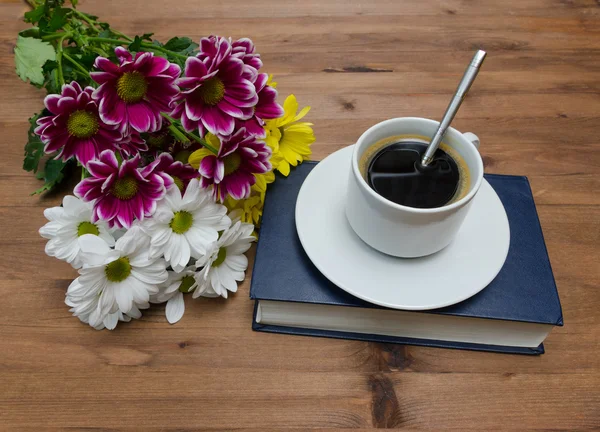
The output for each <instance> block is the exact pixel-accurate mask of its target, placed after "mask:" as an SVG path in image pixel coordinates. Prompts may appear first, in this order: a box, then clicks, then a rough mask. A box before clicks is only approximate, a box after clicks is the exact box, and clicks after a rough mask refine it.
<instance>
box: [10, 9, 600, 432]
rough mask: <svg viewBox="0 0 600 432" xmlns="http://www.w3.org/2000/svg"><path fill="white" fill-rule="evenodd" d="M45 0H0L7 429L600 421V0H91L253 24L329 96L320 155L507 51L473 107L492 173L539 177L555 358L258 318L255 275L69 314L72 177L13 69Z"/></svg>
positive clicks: (129, 21)
mask: <svg viewBox="0 0 600 432" xmlns="http://www.w3.org/2000/svg"><path fill="white" fill-rule="evenodd" d="M26 9H27V7H26V6H25V4H24V3H22V2H21V1H18V0H0V94H1V95H2V99H1V102H0V128H1V129H2V139H1V140H0V150H1V157H0V232H1V233H2V235H1V236H0V244H1V246H2V250H3V254H2V259H1V260H0V282H1V283H0V298H1V301H0V429H2V430H31V431H38V430H46V429H53V430H63V429H73V430H88V429H89V430H121V429H122V430H173V431H174V430H200V429H203V430H211V431H229V430H238V431H256V432H259V431H260V432H273V431H281V430H289V431H295V432H299V431H309V430H325V429H326V430H336V431H342V430H367V429H371V428H402V429H405V430H422V429H432V430H440V429H455V430H461V431H466V430H471V431H481V430H491V429H494V430H497V429H502V430H522V429H532V430H553V431H554V430H564V431H575V430H593V429H596V430H598V429H599V428H600V360H599V356H600V263H599V258H600V247H599V242H600V193H599V192H598V191H599V190H600V138H599V136H600V2H598V1H597V0H506V1H502V2H500V1H492V0H490V1H477V2H476V1H471V0H440V1H430V2H424V1H421V0H404V1H394V0H369V1H340V0H305V1H297V0H278V1H268V0H244V1H234V0H225V1H218V2H217V1H210V2H209V1H197V0H179V1H174V0H145V1H129V2H123V1H118V0H102V1H100V0H98V1H91V0H80V9H82V10H84V11H86V12H90V13H92V14H95V15H99V16H101V18H103V20H106V21H109V22H110V23H111V24H112V26H113V27H115V28H117V29H119V30H121V31H123V32H125V33H128V34H142V33H145V32H155V37H156V38H158V39H162V40H166V39H167V38H169V37H172V36H175V35H179V36H183V35H187V36H190V37H193V38H194V39H199V38H200V37H201V36H202V35H208V34H211V33H217V34H221V35H231V36H233V37H234V38H237V37H242V36H247V37H250V38H252V39H253V40H254V42H255V43H256V45H257V47H258V50H259V51H260V53H261V54H262V58H263V60H264V64H265V66H264V69H265V70H266V71H268V72H271V73H274V74H275V75H276V78H277V81H278V82H279V86H278V89H279V90H280V94H281V96H282V97H281V101H283V96H284V95H286V94H289V93H294V94H295V95H296V96H297V97H298V100H299V101H300V103H301V104H302V105H311V106H312V107H313V109H312V111H311V112H310V114H309V119H310V121H313V122H314V123H315V132H316V135H317V142H316V143H315V144H314V147H313V149H314V158H315V159H322V158H323V157H325V156H327V155H328V154H330V153H331V152H333V151H335V150H337V149H339V148H341V147H344V146H346V145H348V144H351V143H353V142H354V141H355V140H356V139H357V138H358V136H359V135H360V134H361V132H362V131H364V130H365V129H366V128H367V127H369V126H371V125H372V124H374V123H376V122H378V121H381V120H384V119H386V118H389V117H395V116H408V115H414V116H424V117H433V118H439V117H440V116H441V115H442V113H443V111H444V109H445V107H446V104H447V102H448V100H449V98H450V95H451V93H452V92H453V91H454V89H455V87H456V83H457V82H458V80H459V79H460V77H461V75H462V72H463V70H464V66H465V64H466V62H467V61H468V60H469V59H470V57H471V55H472V53H473V51H474V50H475V49H476V48H480V47H481V48H484V49H486V50H487V51H488V52H489V55H488V58H487V60H486V62H485V65H484V67H483V69H482V72H481V74H480V75H479V78H478V80H477V82H476V83H475V85H474V86H473V89H472V90H471V93H470V95H469V97H468V99H467V100H466V101H465V103H464V104H463V107H462V108H461V111H460V113H459V115H458V116H457V118H456V120H455V122H454V125H455V126H456V127H457V128H458V129H460V130H463V131H473V132H476V133H477V134H478V135H479V137H480V138H481V141H482V152H483V155H484V158H485V165H486V171H487V172H489V173H502V174H520V175H527V176H528V177H529V179H530V181H531V185H532V188H533V191H534V195H535V200H536V203H537V206H538V211H539V216H540V219H541V223H542V227H543V231H544V235H545V238H546V242H547V246H548V251H549V254H550V259H551V262H552V267H553V269H554V273H555V277H556V280H557V284H558V290H559V294H560V297H561V301H562V305H563V311H564V320H565V326H564V327H562V328H557V329H555V330H554V331H553V332H552V333H551V335H550V336H549V338H548V339H547V342H546V354H544V355H542V356H539V357H527V356H516V355H502V354H491V353H478V352H468V351H457V350H445V349H433V348H419V347H409V346H397V345H386V344H376V343H364V342H357V341H344V340H329V339H320V338H307V337H295V336H282V335H272V334H265V333H255V332H252V330H251V328H250V323H251V318H252V307H253V303H252V302H251V301H250V300H249V298H248V290H249V277H248V278H247V280H246V282H245V283H244V284H243V285H242V286H241V287H240V290H239V292H238V293H237V294H236V295H233V296H231V298H230V299H229V300H223V299H221V300H213V299H201V300H198V301H192V299H191V298H187V299H186V313H185V316H184V318H183V319H182V320H181V321H180V322H179V323H178V324H176V325H173V326H171V325H169V324H168V323H167V322H166V320H165V318H164V306H155V307H153V308H152V309H150V310H149V311H148V312H147V313H145V315H144V318H143V319H141V320H139V321H136V322H132V323H129V324H124V325H123V324H122V325H120V326H119V327H118V328H117V330H115V331H113V332H109V331H102V332H97V331H95V330H93V329H91V328H90V327H88V326H86V325H83V324H81V323H80V322H79V320H77V319H76V318H73V317H71V316H70V314H69V312H68V308H67V307H66V306H65V304H64V294H65V290H66V288H67V286H68V284H69V282H70V281H71V280H72V279H73V278H74V277H75V275H76V273H75V272H74V271H73V270H72V269H71V268H70V267H69V266H68V265H66V264H64V263H62V262H59V261H57V260H55V259H53V258H49V257H47V256H46V255H45V254H44V240H43V239H42V238H40V236H39V235H38V233H37V230H38V229H39V227H40V226H42V225H43V224H44V222H45V219H44V217H43V214H42V211H43V209H44V208H46V207H49V206H53V205H57V204H58V203H59V201H60V198H61V195H60V194H54V195H50V196H45V197H42V198H39V197H29V195H28V194H29V193H30V192H31V191H33V190H35V189H37V188H38V187H39V185H38V182H37V180H35V179H34V178H33V176H31V175H30V174H28V173H26V172H24V171H22V170H21V165H22V156H23V145H24V143H25V140H26V133H27V118H28V117H29V116H30V115H31V114H32V113H34V112H37V111H38V110H39V109H40V107H41V106H42V98H43V96H44V95H43V93H42V91H38V90H36V89H34V88H33V87H31V86H30V85H28V84H25V83H23V82H21V81H20V80H19V79H18V78H17V76H16V75H15V72H14V63H13V47H14V42H15V40H16V35H17V32H18V31H19V30H21V29H23V28H25V24H24V23H23V22H22V21H21V17H22V14H23V12H25V11H26Z"/></svg>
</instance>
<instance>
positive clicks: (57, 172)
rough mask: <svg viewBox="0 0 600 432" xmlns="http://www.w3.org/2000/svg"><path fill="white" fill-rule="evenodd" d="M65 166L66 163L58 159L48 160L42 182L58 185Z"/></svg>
mask: <svg viewBox="0 0 600 432" xmlns="http://www.w3.org/2000/svg"><path fill="white" fill-rule="evenodd" d="M65 166H67V164H66V162H63V161H62V160H60V159H48V160H47V161H46V166H45V168H44V180H45V181H46V183H58V182H60V181H61V180H62V178H63V173H62V171H63V169H64V168H65Z"/></svg>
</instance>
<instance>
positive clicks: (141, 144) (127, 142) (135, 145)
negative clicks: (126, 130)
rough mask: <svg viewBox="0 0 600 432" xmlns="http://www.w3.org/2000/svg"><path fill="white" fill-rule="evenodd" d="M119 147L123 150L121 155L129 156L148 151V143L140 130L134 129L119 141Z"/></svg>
mask: <svg viewBox="0 0 600 432" xmlns="http://www.w3.org/2000/svg"><path fill="white" fill-rule="evenodd" d="M117 148H118V149H119V150H120V151H121V156H123V157H124V158H129V157H131V156H135V155H136V154H138V153H141V152H145V151H148V144H146V141H144V140H143V138H142V137H141V136H140V134H139V133H138V132H135V131H133V132H132V133H131V134H129V135H127V136H126V137H124V138H123V139H121V140H120V141H119V142H118V143H117Z"/></svg>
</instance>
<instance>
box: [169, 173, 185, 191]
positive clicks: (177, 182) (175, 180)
mask: <svg viewBox="0 0 600 432" xmlns="http://www.w3.org/2000/svg"><path fill="white" fill-rule="evenodd" d="M171 177H173V183H175V186H177V188H178V189H179V190H180V191H181V192H183V182H182V181H181V179H180V178H179V177H176V176H171Z"/></svg>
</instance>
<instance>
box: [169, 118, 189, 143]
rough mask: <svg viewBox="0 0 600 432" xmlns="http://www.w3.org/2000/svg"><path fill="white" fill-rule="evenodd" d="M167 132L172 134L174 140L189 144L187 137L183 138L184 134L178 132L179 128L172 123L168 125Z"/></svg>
mask: <svg viewBox="0 0 600 432" xmlns="http://www.w3.org/2000/svg"><path fill="white" fill-rule="evenodd" d="M169 130H170V131H171V133H172V134H173V136H174V137H175V138H177V139H178V140H179V141H181V142H190V139H189V138H188V137H187V136H185V134H184V133H183V132H181V131H180V130H179V128H178V127H177V126H176V125H175V124H174V123H171V124H170V125H169Z"/></svg>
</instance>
